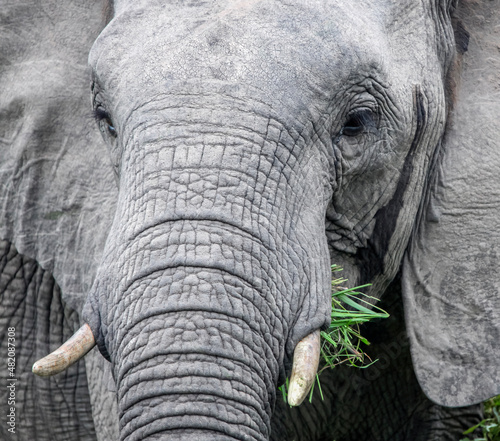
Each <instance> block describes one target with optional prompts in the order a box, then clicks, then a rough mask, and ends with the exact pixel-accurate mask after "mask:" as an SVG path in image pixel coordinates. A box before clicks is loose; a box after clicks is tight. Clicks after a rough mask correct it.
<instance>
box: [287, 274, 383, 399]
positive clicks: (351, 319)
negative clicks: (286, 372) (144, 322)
mask: <svg viewBox="0 0 500 441" xmlns="http://www.w3.org/2000/svg"><path fill="white" fill-rule="evenodd" d="M339 271H342V268H340V267H339V266H337V265H332V272H333V273H338V272H339ZM345 282H347V279H343V278H341V277H339V278H333V280H332V313H331V314H332V315H331V317H332V321H331V324H330V328H329V329H328V331H326V332H325V331H322V332H321V359H322V360H323V362H324V363H323V366H322V368H321V369H320V370H319V371H318V374H317V375H316V380H317V381H316V383H317V385H318V387H319V391H320V395H321V397H322V398H323V394H322V393H321V383H320V381H319V375H320V374H321V372H323V371H324V370H325V369H329V368H334V367H335V366H338V365H339V364H343V363H348V364H350V365H351V366H355V367H358V368H365V367H368V366H370V365H371V364H373V363H375V361H376V360H370V359H369V357H368V356H366V354H365V353H364V352H363V350H362V349H361V344H362V343H363V344H365V345H369V344H370V343H369V342H368V340H366V339H365V338H364V337H363V336H362V335H361V334H360V330H359V326H360V325H361V324H363V323H366V322H367V321H369V320H372V319H374V318H387V317H389V314H388V313H387V312H385V311H384V310H382V309H380V308H378V307H376V306H373V305H372V303H371V302H370V301H369V300H374V298H373V297H370V296H367V295H366V294H363V293H361V292H359V291H358V290H359V289H363V288H366V287H367V286H370V285H369V284H368V285H362V286H358V287H356V288H345V287H343V286H342V285H343V284H345ZM366 358H368V360H369V362H368V364H367V363H366V362H365V359H366ZM278 389H279V390H280V392H281V393H282V395H283V399H284V400H285V402H286V401H287V390H288V378H287V380H286V383H285V384H284V385H282V386H280V387H279V388H278ZM313 391H314V386H313V388H312V389H311V393H310V395H309V401H311V399H312V394H313Z"/></svg>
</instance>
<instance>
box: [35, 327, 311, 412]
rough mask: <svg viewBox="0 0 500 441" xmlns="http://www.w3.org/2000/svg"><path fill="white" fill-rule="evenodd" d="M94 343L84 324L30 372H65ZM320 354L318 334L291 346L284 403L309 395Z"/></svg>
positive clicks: (46, 374) (45, 374)
mask: <svg viewBox="0 0 500 441" xmlns="http://www.w3.org/2000/svg"><path fill="white" fill-rule="evenodd" d="M95 345H96V340H95V338H94V335H93V334H92V330H91V329H90V326H89V325H88V324H84V325H83V326H82V327H81V328H80V329H79V330H78V331H76V333H75V334H74V335H73V336H72V337H71V338H69V339H68V340H67V341H66V342H65V343H64V344H63V345H61V346H60V347H59V348H58V349H56V350H55V351H54V352H52V353H51V354H49V355H47V356H46V357H44V358H42V359H41V360H38V361H37V362H36V363H35V364H34V365H33V369H32V370H33V373H34V374H36V375H38V376H40V377H49V376H52V375H56V374H58V373H60V372H63V371H64V370H66V369H67V368H68V367H69V366H71V365H73V364H74V363H76V362H77V361H78V360H80V359H82V358H83V357H84V356H85V355H86V354H87V353H88V352H89V351H90V350H91V349H92V348H93V347H94V346H95ZM319 354H320V331H319V330H316V331H314V332H312V333H311V334H309V335H307V336H306V337H304V338H303V339H302V340H301V341H299V343H297V346H296V347H295V351H294V355H293V366H292V374H291V377H290V383H289V389H288V404H289V405H290V406H299V405H300V404H301V403H302V402H303V401H304V399H305V397H306V396H307V394H308V393H309V391H310V389H311V387H312V385H313V383H314V380H315V377H316V373H317V370H318V364H319Z"/></svg>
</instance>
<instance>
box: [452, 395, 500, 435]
mask: <svg viewBox="0 0 500 441" xmlns="http://www.w3.org/2000/svg"><path fill="white" fill-rule="evenodd" d="M484 416H485V418H484V420H483V421H481V422H480V423H479V424H477V425H475V426H474V427H471V428H470V429H469V430H466V431H465V432H464V435H469V434H471V433H472V432H474V431H475V430H476V429H478V428H481V431H482V432H483V435H482V437H480V438H473V439H471V438H468V437H467V438H462V440H461V441H500V395H498V396H497V397H494V398H491V399H490V400H488V401H485V402H484Z"/></svg>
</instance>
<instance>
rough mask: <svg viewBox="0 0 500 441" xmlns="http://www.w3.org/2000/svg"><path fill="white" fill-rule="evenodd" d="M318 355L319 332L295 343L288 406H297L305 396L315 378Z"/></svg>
mask: <svg viewBox="0 0 500 441" xmlns="http://www.w3.org/2000/svg"><path fill="white" fill-rule="evenodd" d="M319 353H320V332H319V330H316V331H314V332H312V333H311V334H309V335H307V336H306V337H304V338H303V339H302V340H300V341H299V342H298V343H297V346H296V347H295V351H294V353H293V366H292V375H291V377H290V385H289V387H288V404H289V405H290V406H298V405H299V404H300V403H302V401H304V398H305V397H306V396H307V394H308V393H309V391H310V390H311V387H312V385H313V383H314V380H315V378H316V373H317V372H318V364H319Z"/></svg>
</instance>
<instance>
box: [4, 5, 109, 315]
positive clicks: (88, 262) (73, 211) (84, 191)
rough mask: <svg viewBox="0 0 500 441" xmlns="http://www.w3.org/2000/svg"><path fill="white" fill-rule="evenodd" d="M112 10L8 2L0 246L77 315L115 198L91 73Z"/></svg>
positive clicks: (5, 11) (96, 6)
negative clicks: (31, 265) (53, 287)
mask: <svg viewBox="0 0 500 441" xmlns="http://www.w3.org/2000/svg"><path fill="white" fill-rule="evenodd" d="M105 9H106V5H105V1H90V2H89V1H87V0H69V1H64V2H61V1H56V0H44V1H43V2H40V1H37V0H29V1H18V0H6V1H3V2H2V9H1V11H0V84H1V90H2V92H1V94H0V239H4V240H7V241H9V242H11V243H12V244H13V245H14V246H15V247H16V248H17V250H18V251H19V252H20V253H21V254H23V255H25V256H27V257H30V258H33V259H35V260H36V261H37V262H38V263H39V264H40V265H41V266H42V267H43V268H44V269H45V270H49V271H50V272H51V273H52V274H53V275H54V277H55V279H56V281H57V283H58V284H59V286H60V287H61V290H62V292H63V294H64V300H65V301H66V303H67V304H68V306H70V307H71V308H72V309H74V310H76V311H79V310H80V308H81V304H82V303H83V301H84V296H85V293H86V291H87V289H88V288H89V286H90V284H91V282H92V278H93V275H94V272H95V267H96V261H97V260H98V258H99V255H100V253H101V250H102V248H103V245H104V241H105V238H106V234H107V230H108V225H109V223H110V219H111V216H112V213H113V212H114V200H115V199H116V193H117V190H116V183H115V182H114V173H113V169H112V167H111V165H110V161H109V160H108V159H107V158H108V156H107V152H106V147H105V146H104V142H103V140H102V137H101V135H100V133H99V131H98V129H97V127H96V124H95V123H94V121H93V118H92V114H91V106H90V101H91V100H90V73H89V70H88V67H87V57H88V52H89V50H90V48H91V46H92V43H93V41H94V39H95V38H96V37H97V35H98V34H99V32H100V31H101V29H102V28H103V27H104V25H105V22H106V18H105Z"/></svg>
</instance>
